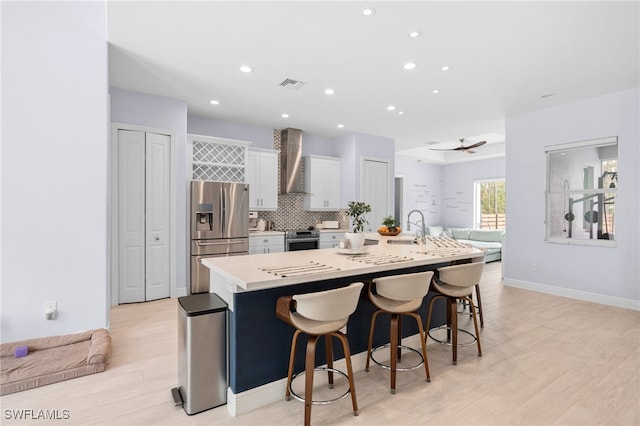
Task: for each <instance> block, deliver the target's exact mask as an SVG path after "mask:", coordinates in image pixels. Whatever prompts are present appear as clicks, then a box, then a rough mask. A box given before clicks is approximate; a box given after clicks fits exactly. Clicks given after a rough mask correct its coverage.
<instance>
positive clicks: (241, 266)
mask: <svg viewBox="0 0 640 426" xmlns="http://www.w3.org/2000/svg"><path fill="white" fill-rule="evenodd" d="M386 238H389V237H380V244H378V245H373V246H365V250H366V254H364V255H361V256H353V255H347V254H341V253H340V251H341V250H340V249H337V248H328V249H319V250H301V251H290V252H284V253H267V254H252V255H246V256H229V257H208V258H203V259H202V264H203V265H205V266H207V267H209V268H210V269H211V270H212V271H213V272H214V273H217V274H220V275H221V276H223V277H224V278H225V279H226V280H227V285H231V286H233V287H235V289H230V290H232V291H233V292H238V291H254V290H261V289H267V288H274V287H281V286H288V285H293V284H300V283H305V282H311V281H320V280H328V279H334V278H341V277H348V276H353V275H360V274H367V273H374V272H384V271H389V270H394V269H404V268H410V267H415V266H424V265H430V264H436V263H443V262H449V261H452V260H459V259H468V258H479V259H478V260H482V258H484V252H483V251H481V250H478V249H476V248H473V247H459V248H438V247H436V246H435V245H432V244H431V243H429V244H428V245H419V244H407V245H404V244H386ZM391 238H394V237H391ZM367 255H370V256H380V257H381V263H378V264H370V263H363V262H360V261H357V260H358V259H359V258H360V260H364V259H365V258H366V256H367ZM394 257H395V258H396V259H397V258H402V257H406V259H403V260H402V261H398V262H394V263H385V262H387V260H389V259H391V260H393V258H394ZM312 263H317V264H320V265H322V266H325V267H326V269H324V270H320V271H313V272H309V273H304V272H303V273H304V275H297V274H296V273H292V274H290V276H279V275H275V274H274V273H271V272H268V271H265V270H264V269H269V268H271V269H275V268H282V267H293V266H300V265H311V264H312Z"/></svg>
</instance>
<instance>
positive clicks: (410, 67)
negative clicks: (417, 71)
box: [404, 62, 416, 70]
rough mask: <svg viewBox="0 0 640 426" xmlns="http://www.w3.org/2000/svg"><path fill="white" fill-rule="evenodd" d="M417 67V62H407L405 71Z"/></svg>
mask: <svg viewBox="0 0 640 426" xmlns="http://www.w3.org/2000/svg"><path fill="white" fill-rule="evenodd" d="M415 67H416V63H415V62H407V63H406V64H404V69H405V70H412V69H414V68H415Z"/></svg>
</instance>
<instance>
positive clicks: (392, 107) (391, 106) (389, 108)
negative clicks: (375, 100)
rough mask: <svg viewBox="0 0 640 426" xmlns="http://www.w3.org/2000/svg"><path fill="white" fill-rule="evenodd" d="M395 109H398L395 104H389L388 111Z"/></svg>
mask: <svg viewBox="0 0 640 426" xmlns="http://www.w3.org/2000/svg"><path fill="white" fill-rule="evenodd" d="M395 109H396V107H395V106H393V105H389V106H388V107H387V111H394V110H395Z"/></svg>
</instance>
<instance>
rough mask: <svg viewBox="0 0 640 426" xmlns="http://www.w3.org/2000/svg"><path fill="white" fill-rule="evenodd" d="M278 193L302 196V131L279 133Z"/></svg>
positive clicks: (292, 130)
mask: <svg viewBox="0 0 640 426" xmlns="http://www.w3.org/2000/svg"><path fill="white" fill-rule="evenodd" d="M280 144H281V149H280V166H281V168H282V170H280V193H281V194H304V193H305V192H304V181H303V177H302V172H303V171H302V165H303V163H302V130H298V129H291V128H287V129H284V130H282V131H281V132H280Z"/></svg>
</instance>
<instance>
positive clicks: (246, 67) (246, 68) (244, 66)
mask: <svg viewBox="0 0 640 426" xmlns="http://www.w3.org/2000/svg"><path fill="white" fill-rule="evenodd" d="M240 71H242V72H251V71H253V68H251V67H250V66H248V65H243V66H241V67H240Z"/></svg>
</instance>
